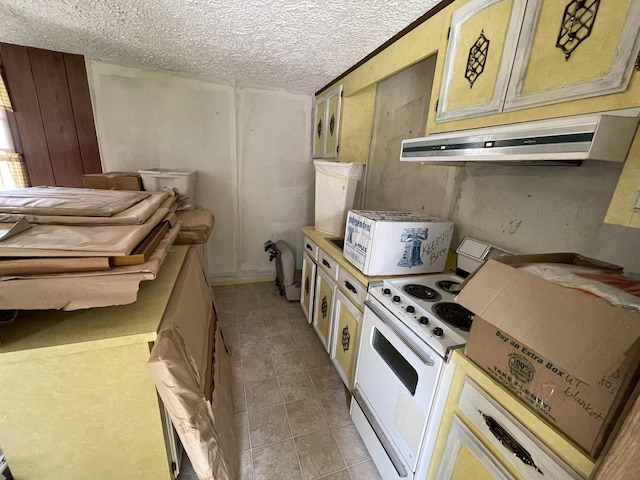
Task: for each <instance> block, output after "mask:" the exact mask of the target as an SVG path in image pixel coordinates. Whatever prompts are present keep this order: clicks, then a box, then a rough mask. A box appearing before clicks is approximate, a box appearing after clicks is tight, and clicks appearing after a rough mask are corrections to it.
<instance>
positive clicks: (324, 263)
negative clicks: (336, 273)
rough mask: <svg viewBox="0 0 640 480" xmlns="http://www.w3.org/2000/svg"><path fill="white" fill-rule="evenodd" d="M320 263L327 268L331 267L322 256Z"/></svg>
mask: <svg viewBox="0 0 640 480" xmlns="http://www.w3.org/2000/svg"><path fill="white" fill-rule="evenodd" d="M322 264H323V265H324V266H325V267H327V268H331V264H330V263H329V262H327V261H326V260H325V259H324V258H323V259H322Z"/></svg>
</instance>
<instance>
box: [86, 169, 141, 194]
mask: <svg viewBox="0 0 640 480" xmlns="http://www.w3.org/2000/svg"><path fill="white" fill-rule="evenodd" d="M82 184H83V185H84V188H97V189H100V190H133V191H142V190H144V188H143V187H142V177H140V174H138V173H131V172H107V173H88V174H85V175H83V176H82Z"/></svg>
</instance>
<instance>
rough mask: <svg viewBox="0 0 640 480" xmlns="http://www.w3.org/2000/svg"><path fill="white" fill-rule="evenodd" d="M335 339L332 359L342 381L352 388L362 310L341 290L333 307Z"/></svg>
mask: <svg viewBox="0 0 640 480" xmlns="http://www.w3.org/2000/svg"><path fill="white" fill-rule="evenodd" d="M333 317H334V320H333V324H334V328H333V335H332V336H333V340H332V342H331V360H332V361H333V364H334V365H335V367H336V369H337V371H338V374H339V375H340V377H341V378H342V381H343V382H344V384H345V385H346V386H347V388H349V389H351V388H352V387H353V373H354V371H355V366H356V358H357V356H358V339H359V336H360V325H361V324H362V312H361V311H360V310H358V308H357V307H356V306H355V305H354V304H353V303H352V302H351V301H350V300H349V299H348V298H347V296H346V295H345V294H344V293H342V292H341V291H340V290H336V296H335V304H334V307H333Z"/></svg>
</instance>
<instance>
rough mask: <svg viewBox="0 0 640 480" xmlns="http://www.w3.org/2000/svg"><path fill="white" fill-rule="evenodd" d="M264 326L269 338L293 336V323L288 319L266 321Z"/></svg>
mask: <svg viewBox="0 0 640 480" xmlns="http://www.w3.org/2000/svg"><path fill="white" fill-rule="evenodd" d="M264 324H265V328H266V332H267V336H268V337H272V336H275V335H290V334H291V330H292V326H291V321H290V320H287V319H286V318H281V319H278V320H266V321H265V322H264Z"/></svg>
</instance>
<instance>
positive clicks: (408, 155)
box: [400, 109, 638, 165]
mask: <svg viewBox="0 0 640 480" xmlns="http://www.w3.org/2000/svg"><path fill="white" fill-rule="evenodd" d="M620 113H621V112H618V114H596V115H577V116H572V117H561V118H553V119H548V120H539V121H533V122H522V123H514V124H509V125H499V126H494V127H485V128H476V129H472V130H461V131H456V132H447V133H437V134H434V135H429V136H428V137H424V138H412V139H406V140H403V141H402V148H401V151H400V161H404V162H423V163H431V164H460V163H461V162H462V163H464V162H473V163H483V162H491V163H501V164H510V165H532V164H533V165H538V164H540V165H554V164H555V165H580V164H581V163H582V160H606V161H610V162H624V161H625V159H626V158H627V154H628V152H629V148H630V147H631V142H632V141H633V137H634V135H635V131H636V128H637V126H638V111H637V109H633V111H626V112H625V111H623V112H622V113H625V114H626V116H625V115H622V114H620Z"/></svg>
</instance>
